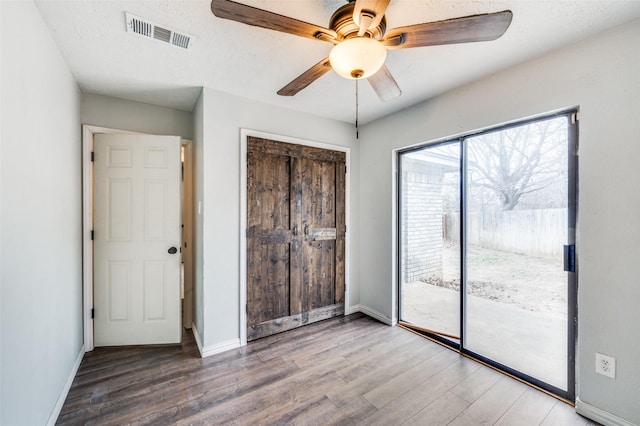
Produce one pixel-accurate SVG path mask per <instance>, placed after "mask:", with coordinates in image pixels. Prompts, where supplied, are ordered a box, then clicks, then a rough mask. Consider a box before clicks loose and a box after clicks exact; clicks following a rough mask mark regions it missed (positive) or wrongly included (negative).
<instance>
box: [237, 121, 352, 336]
mask: <svg viewBox="0 0 640 426" xmlns="http://www.w3.org/2000/svg"><path fill="white" fill-rule="evenodd" d="M249 137H256V138H262V139H270V140H273V141H276V142H283V143H289V144H295V145H303V146H309V147H314V148H322V149H328V150H332V151H340V152H344V153H345V155H346V160H345V164H346V168H347V173H346V177H345V206H344V215H345V218H344V219H345V225H346V228H347V232H346V234H345V244H344V247H345V250H344V251H345V254H344V257H345V260H344V276H345V279H344V281H345V282H344V314H345V315H349V314H351V313H353V312H355V311H356V310H355V309H354V310H352V309H351V305H350V298H349V288H350V273H349V271H350V256H349V250H350V246H351V242H350V240H351V238H350V235H351V226H350V217H351V206H350V204H351V203H350V198H349V195H350V193H351V185H350V179H349V177H350V173H351V148H349V147H345V146H340V145H332V144H328V143H324V142H316V141H310V140H306V139H298V138H294V137H290V136H282V135H277V134H274V133H266V132H261V131H258V130H251V129H245V128H241V129H240V298H239V299H240V306H239V308H240V309H239V311H240V330H239V331H240V346H245V345H246V344H247V139H248V138H249Z"/></svg>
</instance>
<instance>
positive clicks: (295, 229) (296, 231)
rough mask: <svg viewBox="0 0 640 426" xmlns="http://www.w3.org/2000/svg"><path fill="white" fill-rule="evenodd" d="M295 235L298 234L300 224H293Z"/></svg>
mask: <svg viewBox="0 0 640 426" xmlns="http://www.w3.org/2000/svg"><path fill="white" fill-rule="evenodd" d="M293 235H298V225H293Z"/></svg>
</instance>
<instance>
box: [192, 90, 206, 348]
mask: <svg viewBox="0 0 640 426" xmlns="http://www.w3.org/2000/svg"><path fill="white" fill-rule="evenodd" d="M193 129H194V130H193V157H194V159H195V167H194V168H193V191H194V196H193V199H194V201H195V204H196V205H195V206H194V209H193V212H194V216H195V220H194V221H193V223H194V228H193V229H194V233H195V240H194V243H195V249H194V257H195V258H194V262H193V264H194V268H195V273H194V275H193V276H194V287H193V299H194V304H193V317H194V324H195V325H196V330H197V331H198V337H199V338H200V342H202V341H203V340H204V334H203V332H204V314H203V312H204V292H203V289H202V285H203V277H202V271H203V267H202V265H203V264H204V261H203V255H202V253H203V252H202V244H203V241H202V227H203V217H202V212H201V211H200V212H199V211H198V202H199V201H200V202H201V201H202V199H203V198H204V192H203V189H202V175H203V173H204V167H203V158H204V155H203V154H202V151H203V149H202V147H203V144H204V132H205V122H204V99H203V96H202V94H200V97H199V98H198V102H197V103H196V106H195V107H194V109H193Z"/></svg>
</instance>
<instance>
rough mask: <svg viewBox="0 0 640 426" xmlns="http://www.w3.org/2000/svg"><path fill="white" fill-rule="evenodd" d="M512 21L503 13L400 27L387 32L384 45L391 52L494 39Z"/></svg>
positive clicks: (506, 13) (507, 13)
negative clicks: (393, 50) (392, 50)
mask: <svg viewBox="0 0 640 426" xmlns="http://www.w3.org/2000/svg"><path fill="white" fill-rule="evenodd" d="M512 18H513V13H511V11H510V10H504V11H502V12H496V13H486V14H483V15H472V16H465V17H462V18H454V19H447V20H445V21H436V22H425V23H424V24H416V25H408V26H406V27H398V28H394V29H392V30H390V31H388V32H387V35H386V36H385V38H384V40H383V44H384V45H386V46H387V47H388V48H389V49H405V48H409V47H421V46H438V45H442V44H455V43H471V42H475V41H489V40H495V39H497V38H499V37H500V36H502V34H504V33H505V31H507V28H509V25H510V24H511V19H512Z"/></svg>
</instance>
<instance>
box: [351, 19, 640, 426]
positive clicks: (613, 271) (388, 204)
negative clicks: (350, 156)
mask: <svg viewBox="0 0 640 426" xmlns="http://www.w3.org/2000/svg"><path fill="white" fill-rule="evenodd" d="M639 44H640V21H638V20H636V21H634V22H632V23H630V24H627V25H625V26H622V27H619V28H617V29H614V30H611V31H608V32H606V33H603V34H601V35H599V36H596V37H593V38H591V39H588V40H586V41H583V42H580V43H578V44H575V45H573V46H570V47H567V48H564V49H562V50H559V51H557V52H555V53H552V54H548V55H546V56H544V57H541V58H539V59H537V60H534V61H530V62H527V63H524V64H521V65H520V66H516V67H514V68H512V69H509V70H507V71H504V72H500V73H497V74H495V75H493V76H491V77H489V78H486V79H483V80H481V81H477V82H475V83H473V84H470V85H468V86H465V87H462V88H460V89H457V90H454V91H452V92H450V93H447V94H445V95H442V96H440V97H438V98H435V99H433V100H431V101H428V102H425V103H423V104H420V105H417V106H415V107H413V108H410V109H408V110H405V111H402V112H400V113H397V114H394V115H392V116H389V117H386V118H383V119H380V120H378V121H376V122H374V123H371V124H369V125H367V126H365V127H364V128H363V129H362V132H361V138H362V140H363V142H362V145H361V156H360V166H361V167H360V187H361V192H360V209H361V212H367V214H361V215H360V220H361V233H360V235H361V240H360V247H361V258H360V262H361V265H363V267H362V269H361V274H360V283H361V284H360V286H361V299H360V302H361V304H363V305H367V306H370V307H371V308H373V309H376V310H379V311H380V312H382V313H384V314H385V315H389V316H394V315H395V314H396V312H395V306H394V303H393V297H392V294H393V292H394V288H393V285H392V282H393V277H392V249H391V247H392V229H393V226H394V224H393V220H392V202H393V199H392V189H391V181H392V150H393V149H396V148H400V147H405V146H408V145H412V144H416V143H420V142H424V141H430V140H435V139H439V138H444V137H447V136H451V135H455V134H458V133H461V132H468V131H471V130H475V129H480V128H483V127H487V126H491V125H495V124H499V123H504V122H507V121H511V120H515V119H519V118H523V117H528V116H532V115H536V114H540V113H544V112H548V111H553V110H557V109H560V108H566V107H571V106H576V105H577V106H579V107H580V158H579V170H580V176H579V192H580V194H579V208H578V216H579V218H578V246H577V247H578V260H579V307H578V309H579V329H578V335H579V339H578V366H577V377H578V388H577V392H578V398H579V400H580V401H579V407H582V408H581V410H582V412H588V413H589V414H590V415H592V416H593V415H594V414H595V415H602V416H605V417H602V418H604V419H605V420H607V422H612V421H613V420H612V419H615V417H614V416H617V417H619V418H622V419H625V420H626V421H628V422H632V423H635V424H640V402H639V401H640V400H639V395H640V362H638V360H640V339H639V337H640V336H639V334H638V324H639V323H640V316H639V314H638V312H640V311H639V310H638V308H637V303H638V300H640V284H639V280H638V271H637V270H636V269H635V267H636V266H637V261H638V259H639V258H640V243H639V241H640V226H638V224H637V222H638V217H640V197H638V196H637V193H638V189H637V187H638V182H639V181H640V172H639V170H640V168H639V166H638V159H639V158H640V143H638V135H639V134H640V124H639V123H640V121H639V120H638V117H637V115H638V112H640V54H638V45H639ZM470 66H471V64H470ZM425 84H428V82H425ZM370 229H375V230H378V232H375V233H371V232H364V230H370ZM364 265H366V267H365V266H364ZM597 351H599V352H602V353H605V354H607V355H610V356H613V357H615V358H616V359H617V363H618V364H617V375H618V376H617V378H616V379H615V380H612V379H609V378H606V377H604V376H600V375H596V374H595V352H597ZM611 415H613V416H611ZM607 416H608V417H607Z"/></svg>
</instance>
